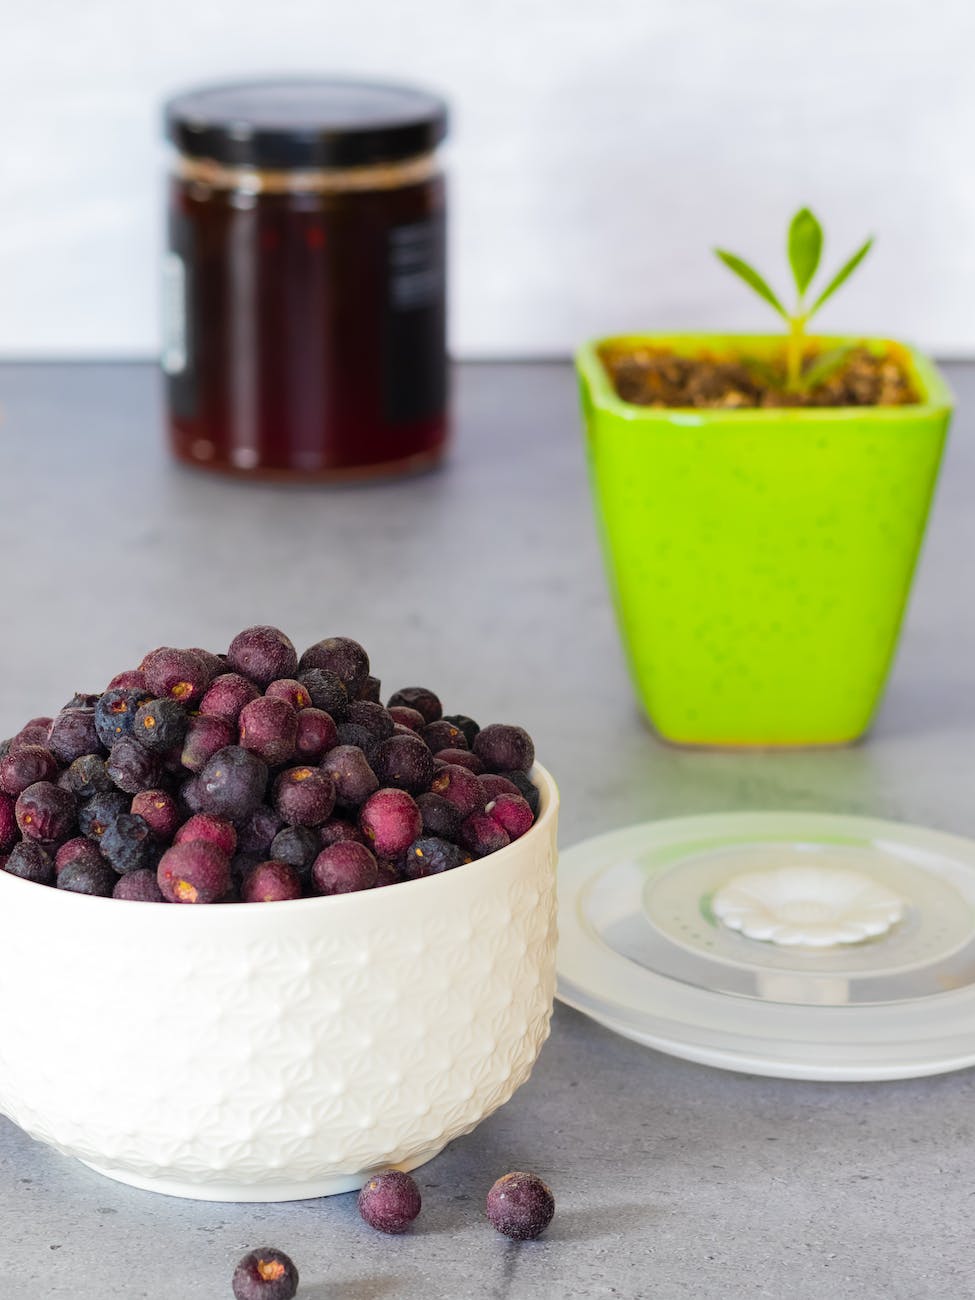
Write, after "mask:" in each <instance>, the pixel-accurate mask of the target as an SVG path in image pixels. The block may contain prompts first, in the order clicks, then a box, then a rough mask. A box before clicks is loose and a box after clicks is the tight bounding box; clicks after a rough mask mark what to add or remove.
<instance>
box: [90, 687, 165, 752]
mask: <svg viewBox="0 0 975 1300" xmlns="http://www.w3.org/2000/svg"><path fill="white" fill-rule="evenodd" d="M151 698H152V696H151V695H149V694H148V693H147V692H146V691H139V690H132V689H130V688H128V687H121V686H114V687H112V689H111V690H108V691H106V692H105V694H104V695H102V696H101V697H100V698H99V701H98V703H97V704H96V705H95V731H96V733H97V735H98V739H99V741H100V742H101V744H102V745H104V746H105V748H106V749H111V747H112V746H113V745H114V744H115V742H116V741H117V740H120V739H121V738H122V736H131V735H132V729H133V727H134V726H135V715H136V713H137V712H138V710H139V706H140V705H141V704H144V703H145V702H146V700H149V699H151Z"/></svg>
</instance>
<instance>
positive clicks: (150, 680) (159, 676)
mask: <svg viewBox="0 0 975 1300" xmlns="http://www.w3.org/2000/svg"><path fill="white" fill-rule="evenodd" d="M139 667H140V668H141V670H142V672H143V673H145V678H146V687H147V689H148V690H149V691H150V693H151V694H152V695H153V696H155V697H156V698H161V697H162V696H164V695H165V696H168V697H169V698H170V699H173V700H179V701H180V703H181V704H186V705H191V704H195V703H196V702H197V700H200V699H202V698H203V695H204V693H205V692H206V689H207V687H208V686H209V685H210V682H211V681H212V680H213V669H212V667H211V664H210V662H209V661H206V660H204V659H203V658H201V656H200V655H198V654H196V653H195V652H194V651H193V650H174V649H173V648H172V646H160V648H159V649H158V650H151V651H150V652H149V654H147V655H146V657H145V659H143V661H142V663H141V664H140V665H139Z"/></svg>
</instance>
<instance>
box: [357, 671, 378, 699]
mask: <svg viewBox="0 0 975 1300" xmlns="http://www.w3.org/2000/svg"><path fill="white" fill-rule="evenodd" d="M381 693H382V682H381V681H380V680H379V678H378V677H373V676H372V674H371V673H370V675H369V676H368V677H367V678H366V680H365V681H364V682H363V683H362V685H361V686H360V687H359V693H358V695H357V696H356V699H357V700H372V702H373V703H374V704H378V703H379V702H380V698H381Z"/></svg>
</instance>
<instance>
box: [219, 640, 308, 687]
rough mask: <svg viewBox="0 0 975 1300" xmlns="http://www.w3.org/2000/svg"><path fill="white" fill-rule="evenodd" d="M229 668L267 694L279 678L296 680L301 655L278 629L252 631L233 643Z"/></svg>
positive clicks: (229, 656)
mask: <svg viewBox="0 0 975 1300" xmlns="http://www.w3.org/2000/svg"><path fill="white" fill-rule="evenodd" d="M227 664H228V666H229V667H230V668H232V669H233V671H234V672H235V673H240V674H241V676H242V677H249V678H250V680H251V681H252V682H255V683H256V684H257V685H258V686H259V687H260V688H261V690H264V688H265V687H267V686H269V685H270V684H271V682H273V681H275V680H276V679H277V678H279V677H294V675H295V673H296V672H297V671H298V655H297V652H296V651H295V648H294V646H293V645H292V643H291V641H290V640H289V639H288V637H286V636H285V634H284V633H283V632H281V631H279V630H278V628H276V627H267V626H266V625H265V626H259V627H249V628H246V629H245V630H244V631H243V632H238V633H237V635H236V636H235V637H234V639H233V640H232V641H231V643H230V648H229V649H228V651H227Z"/></svg>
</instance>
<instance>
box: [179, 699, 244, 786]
mask: <svg viewBox="0 0 975 1300" xmlns="http://www.w3.org/2000/svg"><path fill="white" fill-rule="evenodd" d="M236 742H237V727H236V726H235V724H234V723H232V722H229V721H228V720H227V719H226V718H218V717H216V716H215V715H214V714H210V713H198V714H196V715H194V716H193V717H191V718H190V719H189V720H188V721H187V725H186V735H185V737H184V738H183V748H182V750H181V751H180V756H179V761H180V766H181V767H185V768H186V769H187V770H188V771H190V772H202V770H203V769H204V767H206V765H207V763H209V761H210V759H211V758H212V757H213V756H214V754H216V753H219V751H220V750H221V749H226V747H227V746H228V745H233V744H236Z"/></svg>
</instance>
